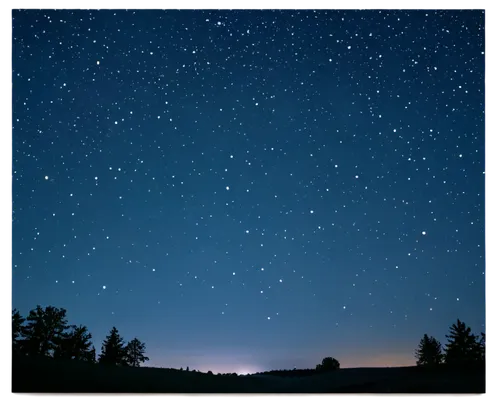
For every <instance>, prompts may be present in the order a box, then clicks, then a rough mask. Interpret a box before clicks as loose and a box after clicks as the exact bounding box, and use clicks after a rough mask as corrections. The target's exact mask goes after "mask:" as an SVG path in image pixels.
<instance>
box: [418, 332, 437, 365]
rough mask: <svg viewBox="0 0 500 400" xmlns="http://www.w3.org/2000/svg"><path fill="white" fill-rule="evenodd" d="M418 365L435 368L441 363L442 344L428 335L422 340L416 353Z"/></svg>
mask: <svg viewBox="0 0 500 400" xmlns="http://www.w3.org/2000/svg"><path fill="white" fill-rule="evenodd" d="M415 357H416V358H417V365H428V366H431V365H432V366H435V365H438V364H440V363H441V361H442V359H443V355H442V353H441V343H439V341H438V340H436V339H435V338H434V337H432V336H431V337H429V336H428V335H427V333H426V334H425V335H424V337H423V338H422V339H421V340H420V343H419V345H418V349H417V350H416V351H415Z"/></svg>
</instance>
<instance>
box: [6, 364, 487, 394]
mask: <svg viewBox="0 0 500 400" xmlns="http://www.w3.org/2000/svg"><path fill="white" fill-rule="evenodd" d="M290 372H292V373H293V371H290ZM12 390H13V392H37V393H484V392H485V373H484V369H482V370H481V369H469V370H466V369H458V370H457V369H455V370H453V369H450V368H437V369H434V368H429V369H428V368H422V367H399V368H346V369H340V370H337V371H332V372H324V373H321V374H316V375H313V376H306V377H280V376H272V375H260V374H254V375H248V376H233V375H229V376H227V375H221V376H218V375H210V374H207V373H201V372H192V371H180V370H175V369H164V368H147V367H142V368H133V367H114V366H105V365H93V364H88V363H85V362H78V361H60V360H48V359H47V360H32V359H28V358H15V359H14V362H13V383H12Z"/></svg>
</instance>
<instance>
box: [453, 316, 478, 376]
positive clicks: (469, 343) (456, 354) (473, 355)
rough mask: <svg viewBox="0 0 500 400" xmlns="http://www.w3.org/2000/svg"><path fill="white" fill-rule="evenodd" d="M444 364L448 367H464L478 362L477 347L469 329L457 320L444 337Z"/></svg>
mask: <svg viewBox="0 0 500 400" xmlns="http://www.w3.org/2000/svg"><path fill="white" fill-rule="evenodd" d="M446 337H447V338H448V343H447V344H446V352H445V362H446V364H449V365H460V366H466V365H468V364H471V363H474V362H476V361H478V358H479V357H478V345H477V341H476V337H475V336H474V334H472V333H471V328H470V327H468V326H467V325H465V323H464V322H462V321H460V320H459V319H457V322H456V323H455V324H453V325H452V326H451V327H450V334H449V335H446Z"/></svg>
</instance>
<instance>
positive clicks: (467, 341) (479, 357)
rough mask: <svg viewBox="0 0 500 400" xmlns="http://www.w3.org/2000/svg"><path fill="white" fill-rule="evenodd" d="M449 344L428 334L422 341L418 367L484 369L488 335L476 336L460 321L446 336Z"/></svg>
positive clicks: (416, 352) (419, 348) (417, 351)
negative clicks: (443, 345)
mask: <svg viewBox="0 0 500 400" xmlns="http://www.w3.org/2000/svg"><path fill="white" fill-rule="evenodd" d="M446 338H447V339H448V343H447V344H446V345H445V348H444V349H443V348H442V346H441V343H440V342H439V341H438V340H437V339H436V338H434V337H433V336H428V335H427V334H425V335H424V337H423V338H422V339H421V340H420V343H419V345H418V348H417V350H416V351H415V358H416V359H417V365H418V366H437V365H441V364H444V365H447V366H451V367H460V368H464V367H465V368H466V367H484V366H485V363H486V335H485V334H484V332H481V333H480V335H474V334H473V333H472V332H471V328H469V327H468V326H467V325H466V324H465V323H464V322H462V321H460V320H459V319H458V320H457V322H456V323H455V324H453V325H452V326H451V327H450V332H449V335H446Z"/></svg>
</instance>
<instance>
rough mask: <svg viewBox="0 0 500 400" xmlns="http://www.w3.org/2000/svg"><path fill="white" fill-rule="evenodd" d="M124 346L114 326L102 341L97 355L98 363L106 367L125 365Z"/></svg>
mask: <svg viewBox="0 0 500 400" xmlns="http://www.w3.org/2000/svg"><path fill="white" fill-rule="evenodd" d="M126 355H127V354H126V352H125V346H124V342H123V339H122V337H121V336H120V334H119V333H118V329H116V328H115V327H114V326H113V328H112V329H111V331H110V333H109V335H108V336H106V339H105V340H104V342H103V344H102V348H101V354H100V355H99V363H100V364H107V365H127V362H126V361H127V360H126Z"/></svg>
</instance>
